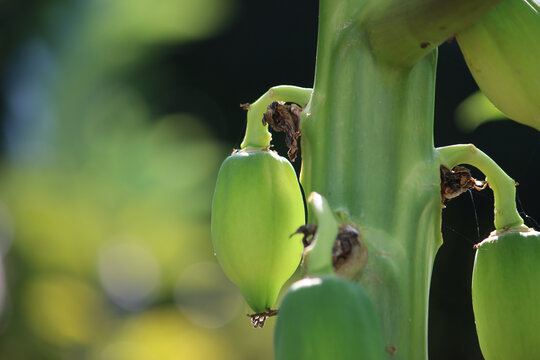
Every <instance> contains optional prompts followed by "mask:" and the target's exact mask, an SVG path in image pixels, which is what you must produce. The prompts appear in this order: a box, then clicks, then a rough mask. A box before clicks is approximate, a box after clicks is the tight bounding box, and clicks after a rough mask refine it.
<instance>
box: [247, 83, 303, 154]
mask: <svg viewBox="0 0 540 360" xmlns="http://www.w3.org/2000/svg"><path fill="white" fill-rule="evenodd" d="M311 93H312V89H308V88H302V87H298V86H289V85H281V86H275V87H273V88H270V89H269V90H268V91H267V92H266V93H264V95H262V96H261V97H260V98H259V99H257V101H255V102H254V103H253V104H250V105H249V109H248V114H247V127H246V134H245V136H244V140H243V141H242V144H241V145H240V147H241V148H242V149H244V148H246V147H255V148H265V147H268V146H269V145H270V141H271V140H272V135H271V134H270V132H268V125H263V124H262V118H263V115H264V113H265V112H266V109H267V108H268V105H270V104H271V103H272V102H274V101H285V102H292V103H296V104H298V105H300V106H301V107H304V106H305V105H306V104H307V103H308V101H309V99H310V98H311Z"/></svg>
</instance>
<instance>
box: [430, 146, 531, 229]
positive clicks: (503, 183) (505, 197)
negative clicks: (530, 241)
mask: <svg viewBox="0 0 540 360" xmlns="http://www.w3.org/2000/svg"><path fill="white" fill-rule="evenodd" d="M437 156H438V157H439V159H440V162H441V164H442V165H444V166H446V167H447V168H449V169H452V168H453V167H454V166H457V165H459V164H469V165H472V166H474V167H476V168H478V169H479V170H480V171H482V172H483V173H484V174H485V175H486V181H487V182H488V183H489V186H490V188H491V189H492V190H493V196H494V198H495V204H494V208H495V209H494V223H495V229H496V230H497V231H501V230H508V229H515V228H522V227H523V219H522V218H521V216H519V213H518V211H517V209H516V201H515V199H516V183H515V181H514V180H512V178H510V176H508V175H507V174H506V173H505V172H504V171H503V170H502V169H501V168H500V167H499V165H497V163H496V162H495V161H493V160H492V159H491V158H490V157H489V156H487V155H486V154H485V153H483V152H482V151H480V150H478V149H477V148H476V147H475V146H474V145H472V144H467V145H453V146H446V147H441V148H438V149H437Z"/></svg>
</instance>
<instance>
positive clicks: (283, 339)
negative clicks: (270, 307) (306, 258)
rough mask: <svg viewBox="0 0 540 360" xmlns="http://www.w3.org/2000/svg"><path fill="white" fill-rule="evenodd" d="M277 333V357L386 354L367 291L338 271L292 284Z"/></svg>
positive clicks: (304, 359) (374, 357) (372, 357)
mask: <svg viewBox="0 0 540 360" xmlns="http://www.w3.org/2000/svg"><path fill="white" fill-rule="evenodd" d="M274 339H275V340H274V347H275V356H276V359H277V360H291V359H294V360H328V359H336V360H337V359H339V360H349V359H350V360H353V359H354V360H362V359H364V360H379V359H380V360H382V359H384V357H385V355H386V353H385V347H384V343H383V333H382V330H381V325H380V321H379V316H378V314H377V311H376V309H375V306H374V305H373V303H372V301H371V299H370V297H369V295H368V293H367V292H365V291H364V289H363V288H362V287H361V286H360V285H359V284H356V283H353V282H350V281H348V280H345V279H343V278H338V277H335V276H325V277H321V278H306V279H303V280H300V281H298V282H296V283H295V284H293V285H292V287H291V289H290V290H289V291H288V292H287V294H286V295H285V297H284V298H283V301H282V303H281V307H280V310H279V315H278V319H277V324H276V329H275V337H274Z"/></svg>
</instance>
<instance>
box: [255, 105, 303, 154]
mask: <svg viewBox="0 0 540 360" xmlns="http://www.w3.org/2000/svg"><path fill="white" fill-rule="evenodd" d="M301 113H302V108H301V107H300V106H298V105H296V104H291V105H286V104H285V103H284V102H282V101H274V102H273V103H271V104H270V105H268V108H267V110H266V112H265V113H264V116H263V119H262V123H263V125H266V124H269V125H270V126H271V127H272V129H273V130H274V131H278V132H284V133H285V143H286V144H287V147H288V148H289V151H288V152H287V155H288V156H289V159H290V160H291V161H294V160H296V155H297V154H298V138H299V137H300V135H301V133H300V116H301Z"/></svg>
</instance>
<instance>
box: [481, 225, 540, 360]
mask: <svg viewBox="0 0 540 360" xmlns="http://www.w3.org/2000/svg"><path fill="white" fill-rule="evenodd" d="M472 302H473V310H474V317H475V320H476V331H477V333H478V340H479V343H480V348H481V350H482V354H483V355H484V358H485V359H486V360H497V359H500V360H509V359H511V360H531V359H540V233H539V232H536V231H526V232H517V231H509V232H506V233H503V234H501V235H498V236H496V235H494V236H490V237H488V238H487V239H485V240H484V241H482V242H481V243H480V244H479V245H478V246H477V251H476V257H475V260H474V269H473V280H472Z"/></svg>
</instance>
